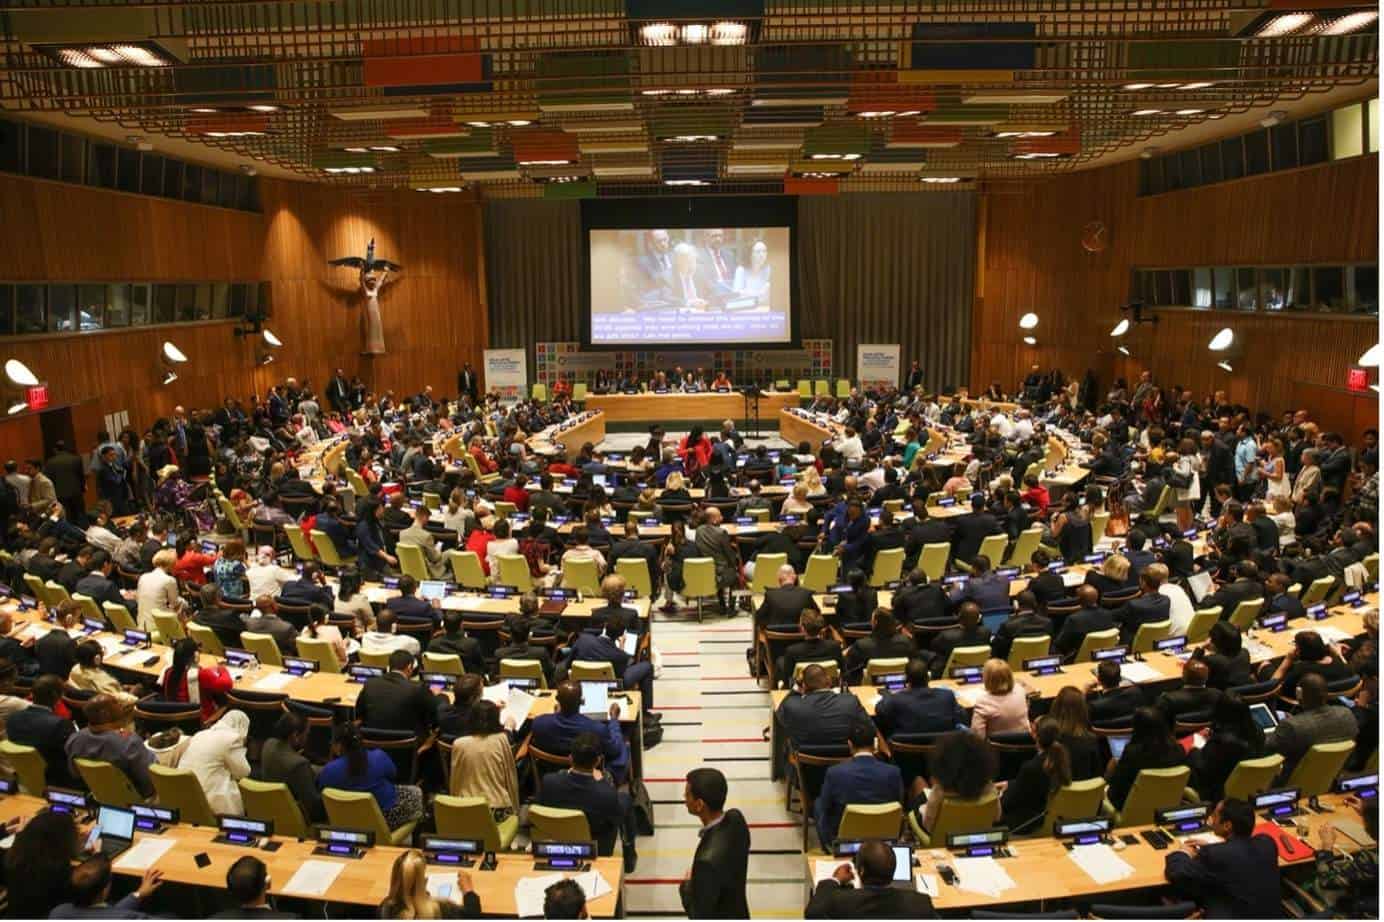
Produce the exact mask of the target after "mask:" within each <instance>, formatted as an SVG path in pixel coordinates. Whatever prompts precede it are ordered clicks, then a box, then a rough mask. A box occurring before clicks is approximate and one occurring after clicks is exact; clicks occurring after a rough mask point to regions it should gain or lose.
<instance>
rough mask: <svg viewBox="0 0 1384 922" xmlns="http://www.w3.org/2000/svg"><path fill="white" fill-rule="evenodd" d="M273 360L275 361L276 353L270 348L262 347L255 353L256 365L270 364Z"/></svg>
mask: <svg viewBox="0 0 1384 922" xmlns="http://www.w3.org/2000/svg"><path fill="white" fill-rule="evenodd" d="M273 361H274V353H272V352H270V351H269V350H268V349H260V350H258V352H257V353H256V354H255V364H256V365H269V364H271V363H272V362H273Z"/></svg>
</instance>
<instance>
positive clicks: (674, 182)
mask: <svg viewBox="0 0 1384 922" xmlns="http://www.w3.org/2000/svg"><path fill="white" fill-rule="evenodd" d="M663 184H664V185H665V186H706V185H710V183H708V182H707V181H706V180H705V179H665V180H663Z"/></svg>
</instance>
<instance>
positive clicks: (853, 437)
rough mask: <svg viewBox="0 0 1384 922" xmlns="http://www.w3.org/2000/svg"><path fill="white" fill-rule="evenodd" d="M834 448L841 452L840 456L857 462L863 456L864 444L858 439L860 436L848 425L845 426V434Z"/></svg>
mask: <svg viewBox="0 0 1384 922" xmlns="http://www.w3.org/2000/svg"><path fill="white" fill-rule="evenodd" d="M836 450H837V451H838V452H840V453H841V457H843V458H845V459H846V460H847V461H851V462H855V463H859V462H860V459H861V458H864V457H865V446H864V445H863V444H862V443H861V441H860V436H859V435H858V434H857V433H856V431H855V430H854V429H852V428H851V427H850V426H847V427H846V436H845V438H843V439H842V440H841V441H840V442H838V443H837V445H836Z"/></svg>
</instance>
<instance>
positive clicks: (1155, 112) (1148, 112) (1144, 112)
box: [1130, 109, 1163, 115]
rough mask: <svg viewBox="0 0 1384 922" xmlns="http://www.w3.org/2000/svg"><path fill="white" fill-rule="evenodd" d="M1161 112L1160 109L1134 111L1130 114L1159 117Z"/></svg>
mask: <svg viewBox="0 0 1384 922" xmlns="http://www.w3.org/2000/svg"><path fill="white" fill-rule="evenodd" d="M1162 111H1163V110H1162V109H1135V110H1134V111H1133V112H1131V113H1130V114H1131V115H1159V114H1160V113H1162Z"/></svg>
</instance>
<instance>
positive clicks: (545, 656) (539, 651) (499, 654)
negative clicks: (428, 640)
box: [428, 611, 553, 687]
mask: <svg viewBox="0 0 1384 922" xmlns="http://www.w3.org/2000/svg"><path fill="white" fill-rule="evenodd" d="M453 615H456V619H457V631H456V633H457V634H461V612H450V611H449V612H447V614H445V615H443V616H442V624H443V626H444V627H446V628H447V630H448V633H447V635H446V636H447V637H450V636H452V633H451V627H450V625H449V623H448V622H449V619H450V618H451V617H452V616H453ZM445 639H446V637H443V638H438V639H437V640H434V641H433V642H432V644H431V645H430V646H429V648H428V649H429V650H430V651H431V652H433V653H436V652H437V649H438V644H439V643H440V642H441V641H442V640H445ZM461 641H462V644H474V645H475V647H476V654H477V655H479V653H480V641H478V640H474V639H472V638H470V637H466V636H465V635H464V634H463V635H461ZM507 659H525V660H536V661H537V662H538V665H539V667H540V668H541V669H542V670H543V677H544V678H545V679H546V680H547V681H548V686H549V687H552V684H553V657H552V655H551V654H550V653H549V651H548V648H547V647H545V646H542V645H540V644H533V643H529V622H528V621H526V620H525V619H523V618H513V619H511V620H510V622H509V643H507V644H505V645H504V646H503V647H499V648H497V649H496V650H495V666H494V668H493V669H491V673H492V674H494V675H496V676H498V675H499V671H500V661H501V660H507ZM461 661H462V662H463V663H465V662H466V657H465V656H463V657H462V660H461Z"/></svg>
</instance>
